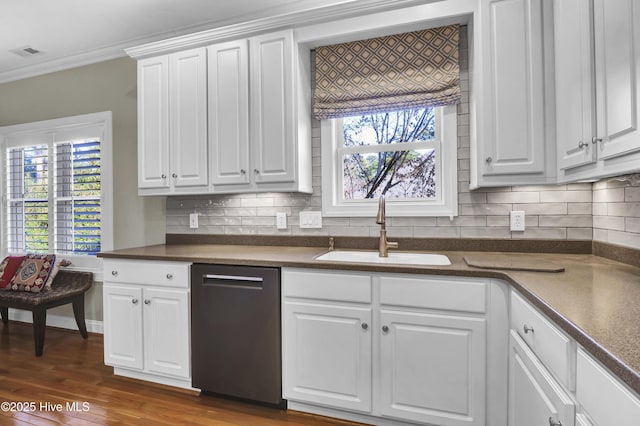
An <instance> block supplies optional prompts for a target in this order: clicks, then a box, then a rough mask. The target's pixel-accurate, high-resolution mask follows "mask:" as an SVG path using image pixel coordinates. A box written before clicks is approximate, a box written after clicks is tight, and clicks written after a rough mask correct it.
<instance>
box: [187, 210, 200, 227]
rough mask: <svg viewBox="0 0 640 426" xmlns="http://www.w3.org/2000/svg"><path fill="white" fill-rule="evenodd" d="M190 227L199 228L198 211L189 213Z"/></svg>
mask: <svg viewBox="0 0 640 426" xmlns="http://www.w3.org/2000/svg"><path fill="white" fill-rule="evenodd" d="M189 228H191V229H197V228H198V213H190V214H189Z"/></svg>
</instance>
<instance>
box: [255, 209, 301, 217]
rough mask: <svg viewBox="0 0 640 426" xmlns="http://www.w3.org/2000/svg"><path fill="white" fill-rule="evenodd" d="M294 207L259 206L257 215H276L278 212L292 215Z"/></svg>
mask: <svg viewBox="0 0 640 426" xmlns="http://www.w3.org/2000/svg"><path fill="white" fill-rule="evenodd" d="M292 211H293V209H292V208H291V207H257V208H256V216H274V217H275V215H276V214H278V213H286V214H287V216H291V214H292V213H291V212H292Z"/></svg>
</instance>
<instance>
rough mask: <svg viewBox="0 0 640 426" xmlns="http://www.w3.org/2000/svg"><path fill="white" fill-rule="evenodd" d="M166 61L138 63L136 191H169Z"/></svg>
mask: <svg viewBox="0 0 640 426" xmlns="http://www.w3.org/2000/svg"><path fill="white" fill-rule="evenodd" d="M169 174H170V173H169V58H168V56H166V55H165V56H160V57H157V58H149V59H142V60H140V61H138V187H140V188H147V189H148V188H156V189H157V188H166V189H167V190H168V189H169V186H170V185H169V183H170V180H169Z"/></svg>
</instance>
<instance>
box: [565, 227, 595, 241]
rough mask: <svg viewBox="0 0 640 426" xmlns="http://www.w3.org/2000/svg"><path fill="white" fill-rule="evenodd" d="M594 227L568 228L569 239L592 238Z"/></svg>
mask: <svg viewBox="0 0 640 426" xmlns="http://www.w3.org/2000/svg"><path fill="white" fill-rule="evenodd" d="M592 238H593V229H591V228H567V239H569V240H591V239H592Z"/></svg>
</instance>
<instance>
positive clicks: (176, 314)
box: [143, 288, 191, 378]
mask: <svg viewBox="0 0 640 426" xmlns="http://www.w3.org/2000/svg"><path fill="white" fill-rule="evenodd" d="M143 305H144V306H143V312H144V346H145V357H144V358H145V362H144V365H145V370H147V371H149V372H151V373H159V374H168V375H172V376H177V377H184V378H188V377H189V376H190V374H191V369H190V362H189V360H190V352H189V349H190V340H189V293H188V292H187V291H185V290H164V289H156V288H145V289H144V301H143Z"/></svg>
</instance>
